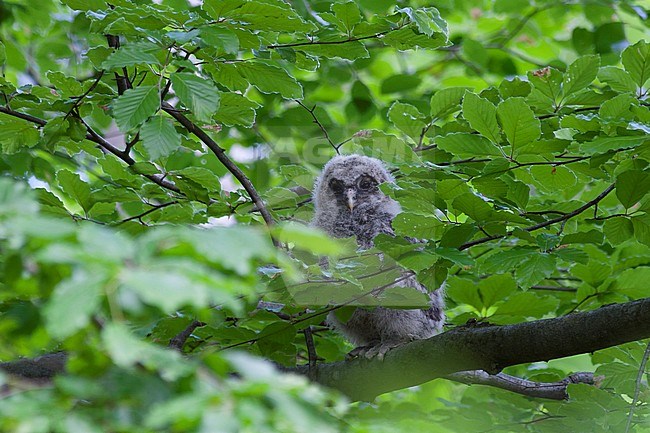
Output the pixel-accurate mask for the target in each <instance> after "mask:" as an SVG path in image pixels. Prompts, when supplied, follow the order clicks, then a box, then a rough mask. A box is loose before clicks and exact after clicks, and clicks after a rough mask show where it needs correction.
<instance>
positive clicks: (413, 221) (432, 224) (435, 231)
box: [392, 212, 445, 239]
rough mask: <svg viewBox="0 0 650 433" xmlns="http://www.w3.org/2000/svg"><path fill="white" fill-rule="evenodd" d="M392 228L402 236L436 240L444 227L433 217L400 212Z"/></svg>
mask: <svg viewBox="0 0 650 433" xmlns="http://www.w3.org/2000/svg"><path fill="white" fill-rule="evenodd" d="M392 226H393V228H394V229H395V232H396V233H397V234H399V235H402V236H411V237H415V238H418V239H436V238H438V237H440V236H441V235H442V232H443V229H444V226H445V225H444V223H442V222H441V221H440V220H438V219H437V218H436V217H434V216H433V215H426V216H425V215H418V214H414V213H410V212H402V213H400V214H398V215H397V216H396V217H395V219H393V222H392Z"/></svg>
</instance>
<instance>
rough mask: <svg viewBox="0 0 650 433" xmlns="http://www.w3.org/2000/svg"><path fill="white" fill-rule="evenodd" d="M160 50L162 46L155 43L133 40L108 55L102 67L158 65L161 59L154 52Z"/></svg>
mask: <svg viewBox="0 0 650 433" xmlns="http://www.w3.org/2000/svg"><path fill="white" fill-rule="evenodd" d="M158 51H160V47H159V46H158V45H156V44H154V43H151V42H147V41H141V42H133V43H130V44H127V45H124V46H122V47H120V49H118V50H116V51H115V52H113V54H111V55H110V56H108V58H107V59H106V60H104V62H103V63H102V65H101V68H102V69H113V68H122V67H126V66H136V65H156V64H160V61H159V60H158V58H157V57H156V56H155V54H154V53H156V52H158Z"/></svg>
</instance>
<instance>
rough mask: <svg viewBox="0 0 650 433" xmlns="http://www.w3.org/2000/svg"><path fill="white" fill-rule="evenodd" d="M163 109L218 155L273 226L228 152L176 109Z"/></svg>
mask: <svg viewBox="0 0 650 433" xmlns="http://www.w3.org/2000/svg"><path fill="white" fill-rule="evenodd" d="M162 109H163V110H164V111H165V112H166V113H167V114H169V115H170V116H172V117H173V118H174V119H176V120H177V121H178V123H180V124H181V125H183V126H184V127H185V129H187V130H188V131H189V132H191V133H192V134H194V135H196V136H197V137H198V138H199V140H201V141H202V142H203V143H204V144H205V145H206V146H208V148H209V149H210V150H211V151H212V153H214V154H215V155H216V157H217V158H218V159H219V161H221V163H222V164H223V165H224V166H225V167H226V168H227V169H228V171H229V172H231V173H232V174H233V176H235V178H236V179H237V180H238V181H239V183H241V185H242V186H243V187H244V189H245V190H246V192H247V193H248V195H249V196H250V198H251V200H253V203H255V206H256V207H257V209H259V211H260V214H262V218H264V222H266V224H267V225H269V226H270V225H273V223H274V221H273V217H271V214H270V213H269V211H268V209H267V208H266V205H265V204H264V202H263V201H262V197H260V195H259V193H258V192H257V190H256V189H255V187H254V186H253V183H252V182H251V181H250V179H249V178H248V177H247V176H246V175H245V174H244V172H243V171H241V169H240V168H239V167H238V166H237V164H235V163H234V162H232V161H231V160H230V158H228V155H226V151H225V150H223V149H222V148H221V147H220V146H219V145H218V144H217V143H216V142H215V141H214V140H213V139H212V138H211V137H210V136H209V135H208V134H207V133H206V132H205V131H204V130H202V129H201V128H199V127H198V126H197V125H195V124H194V123H193V122H192V121H191V120H190V119H188V118H187V117H185V116H184V115H183V114H182V113H179V112H178V110H176V108H174V107H173V106H171V105H169V104H168V103H166V102H163V103H162Z"/></svg>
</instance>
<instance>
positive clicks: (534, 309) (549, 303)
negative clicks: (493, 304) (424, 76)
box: [490, 292, 559, 324]
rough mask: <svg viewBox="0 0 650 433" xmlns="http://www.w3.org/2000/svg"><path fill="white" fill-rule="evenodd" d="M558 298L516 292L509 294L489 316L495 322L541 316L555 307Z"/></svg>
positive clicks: (511, 321) (502, 322) (513, 321)
mask: <svg viewBox="0 0 650 433" xmlns="http://www.w3.org/2000/svg"><path fill="white" fill-rule="evenodd" d="M558 303H559V301H558V299H555V298H552V297H550V296H545V297H540V296H538V295H536V294H534V293H531V292H526V293H517V294H514V295H512V296H510V297H509V298H508V299H507V300H506V301H505V302H504V303H503V304H502V305H501V306H499V308H498V309H497V311H496V313H495V314H494V315H493V316H491V317H490V321H491V322H494V323H497V324H507V323H516V322H519V321H520V320H521V319H520V317H535V318H538V317H542V316H544V315H545V314H547V313H549V312H551V311H553V310H554V309H555V308H557V305H558Z"/></svg>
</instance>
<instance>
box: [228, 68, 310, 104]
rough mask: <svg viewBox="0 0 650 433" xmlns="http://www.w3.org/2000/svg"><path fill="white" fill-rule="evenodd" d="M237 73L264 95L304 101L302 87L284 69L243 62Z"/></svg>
mask: <svg viewBox="0 0 650 433" xmlns="http://www.w3.org/2000/svg"><path fill="white" fill-rule="evenodd" d="M236 69H237V72H239V74H240V75H241V76H242V77H243V78H245V79H246V80H247V81H248V82H249V83H251V84H252V85H253V86H255V87H257V88H258V89H259V90H260V91H261V92H264V93H279V94H280V95H282V97H283V98H285V99H302V86H301V85H300V84H299V83H298V82H297V81H296V79H295V78H293V77H292V76H291V75H289V74H288V73H287V71H285V70H284V69H282V68H279V67H277V66H271V65H267V64H265V63H259V62H242V63H238V64H237V65H236Z"/></svg>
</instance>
